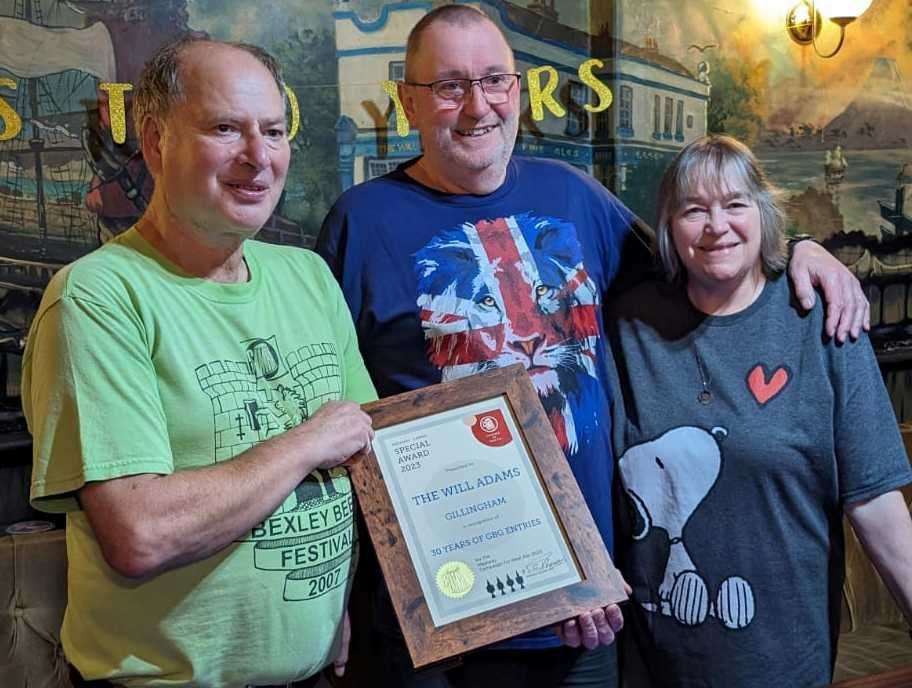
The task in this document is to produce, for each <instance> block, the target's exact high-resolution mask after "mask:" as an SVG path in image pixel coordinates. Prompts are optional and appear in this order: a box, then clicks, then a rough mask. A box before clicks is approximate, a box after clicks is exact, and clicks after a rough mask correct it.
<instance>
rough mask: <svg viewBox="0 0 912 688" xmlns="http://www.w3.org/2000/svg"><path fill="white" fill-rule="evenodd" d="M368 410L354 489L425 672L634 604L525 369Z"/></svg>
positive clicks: (493, 373) (353, 470) (409, 396)
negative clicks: (584, 615) (370, 433)
mask: <svg viewBox="0 0 912 688" xmlns="http://www.w3.org/2000/svg"><path fill="white" fill-rule="evenodd" d="M364 410H365V411H366V412H367V413H369V414H370V415H371V416H372V418H373V421H374V430H375V431H376V435H375V438H374V442H373V451H372V452H371V453H370V455H369V456H367V457H366V458H363V459H360V460H358V461H355V462H353V464H352V465H351V467H350V469H351V476H352V481H353V483H354V486H355V490H356V492H357V495H358V501H359V503H360V505H361V509H362V511H363V513H364V518H365V521H366V524H367V528H368V532H369V533H370V537H371V540H372V541H373V544H374V548H375V550H376V553H377V558H378V560H379V562H380V567H381V569H382V571H383V575H384V578H385V579H386V584H387V588H388V589H389V593H390V597H391V599H392V602H393V606H394V608H395V610H396V614H397V616H398V618H399V624H400V627H401V629H402V633H403V635H404V636H405V641H406V645H407V646H408V648H409V653H410V654H411V657H412V662H413V663H414V665H415V666H416V667H418V668H420V667H423V666H426V665H428V664H431V663H434V662H437V661H441V660H443V659H447V658H449V657H452V656H455V655H459V654H462V653H464V652H466V651H468V650H472V649H475V648H478V647H481V646H484V645H488V644H490V643H494V642H497V641H498V640H503V639H505V638H509V637H512V636H514V635H518V634H520V633H523V632H525V631H529V630H532V629H535V628H540V627H542V626H547V625H550V624H554V623H557V622H560V621H563V620H565V619H569V618H571V617H574V616H576V615H578V614H579V613H580V612H582V611H586V610H590V609H593V608H595V607H599V606H604V605H606V604H610V603H612V602H618V601H621V600H623V599H626V594H625V593H624V591H623V585H622V583H621V579H620V575H619V574H618V572H617V571H616V569H615V568H614V566H613V565H612V563H611V560H610V558H609V557H608V552H607V551H606V549H605V545H604V543H603V541H602V539H601V536H600V535H599V533H598V530H597V529H596V526H595V523H594V521H593V520H592V516H591V514H590V513H589V509H588V507H587V506H586V504H585V502H584V501H583V496H582V494H581V493H580V490H579V487H578V486H577V484H576V480H575V479H574V477H573V474H572V472H571V471H570V467H569V465H568V464H567V461H566V459H565V458H564V455H563V452H562V451H561V448H560V445H559V444H558V442H557V438H556V437H555V436H554V432H553V430H552V429H551V425H550V423H549V421H548V418H547V416H546V415H545V411H544V409H543V408H542V405H541V402H540V401H539V398H538V393H537V392H536V390H535V387H534V386H533V385H532V382H531V380H530V379H529V377H528V375H527V373H526V371H525V369H524V368H523V367H522V366H520V365H516V366H510V367H508V368H502V369H498V370H494V371H491V372H488V373H483V374H481V375H476V376H472V377H467V378H463V379H460V380H456V381H453V382H446V383H443V384H440V385H434V386H432V387H426V388H424V389H420V390H416V391H413V392H408V393H406V394H401V395H398V396H395V397H390V398H387V399H384V400H382V401H378V402H374V403H372V404H368V405H366V406H365V407H364ZM605 489H606V490H610V489H611V486H610V485H606V486H605Z"/></svg>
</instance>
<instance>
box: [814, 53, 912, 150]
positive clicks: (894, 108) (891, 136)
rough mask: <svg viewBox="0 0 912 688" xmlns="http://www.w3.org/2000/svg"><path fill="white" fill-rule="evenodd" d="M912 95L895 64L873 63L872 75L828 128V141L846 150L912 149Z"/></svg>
mask: <svg viewBox="0 0 912 688" xmlns="http://www.w3.org/2000/svg"><path fill="white" fill-rule="evenodd" d="M910 122H912V94H910V92H909V91H908V90H907V88H906V87H905V85H904V84H903V81H902V77H901V76H900V74H899V69H898V68H897V66H896V62H895V61H894V60H892V59H889V58H886V57H879V58H877V59H876V60H875V61H874V66H873V67H872V68H871V74H870V75H869V76H868V79H867V81H866V82H865V84H864V86H863V87H862V88H861V90H859V92H858V95H856V96H855V98H854V100H852V102H851V103H849V105H848V107H846V109H845V110H843V111H842V113H841V114H839V115H838V116H836V117H835V118H833V119H832V120H831V121H830V122H829V123H828V124H827V125H826V126H825V127H824V131H826V135H827V139H828V140H829V141H831V142H832V141H834V140H835V141H840V140H841V143H842V145H843V147H845V148H850V149H856V150H857V149H864V148H869V149H870V148H910V147H912V129H910V126H909V125H910Z"/></svg>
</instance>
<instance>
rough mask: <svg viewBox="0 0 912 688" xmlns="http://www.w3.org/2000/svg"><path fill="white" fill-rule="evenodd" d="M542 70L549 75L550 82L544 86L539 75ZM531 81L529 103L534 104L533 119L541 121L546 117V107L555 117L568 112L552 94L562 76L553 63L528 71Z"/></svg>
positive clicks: (528, 77) (529, 80)
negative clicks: (558, 73)
mask: <svg viewBox="0 0 912 688" xmlns="http://www.w3.org/2000/svg"><path fill="white" fill-rule="evenodd" d="M542 72H544V73H546V74H547V75H548V83H546V84H545V87H544V88H542V85H541V81H540V80H539V77H540V76H541V74H542ZM527 79H528V82H529V105H531V106H532V119H534V120H535V121H536V122H541V121H542V120H543V119H544V118H545V108H548V110H549V111H550V112H551V114H552V115H554V116H555V117H563V116H564V115H566V114H567V111H566V110H565V109H564V107H563V106H562V105H561V104H560V103H558V102H557V101H556V100H555V99H554V96H553V95H552V94H553V93H554V91H555V90H557V86H558V84H559V83H560V77H559V76H558V75H557V70H556V69H555V68H554V67H552V66H551V65H545V66H544V67H535V68H533V69H530V70H529V71H528V72H527Z"/></svg>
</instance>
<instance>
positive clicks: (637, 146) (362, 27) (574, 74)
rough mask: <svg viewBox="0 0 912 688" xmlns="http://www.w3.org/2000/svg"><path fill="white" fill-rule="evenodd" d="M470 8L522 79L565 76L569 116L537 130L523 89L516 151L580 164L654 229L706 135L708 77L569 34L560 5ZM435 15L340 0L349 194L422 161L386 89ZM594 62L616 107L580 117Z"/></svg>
mask: <svg viewBox="0 0 912 688" xmlns="http://www.w3.org/2000/svg"><path fill="white" fill-rule="evenodd" d="M469 4H473V5H475V6H478V7H480V8H481V9H482V10H484V11H485V12H486V13H487V14H488V16H489V17H491V18H492V19H493V20H494V21H495V22H496V23H497V24H498V25H499V26H500V27H501V29H502V30H503V31H504V33H505V34H506V36H507V39H508V41H509V42H510V45H511V46H512V48H513V50H514V54H515V56H516V65H517V69H518V70H519V71H520V72H521V73H523V74H524V75H526V73H527V72H528V70H529V69H534V68H537V67H542V66H545V65H550V66H552V67H554V68H555V70H556V71H557V73H558V75H559V79H560V81H559V85H558V87H557V89H556V90H555V97H556V99H557V100H558V101H559V102H561V104H562V105H563V107H564V108H565V110H566V113H565V114H564V115H563V116H562V117H557V116H555V115H554V114H552V113H551V112H549V111H548V110H545V117H544V119H542V120H540V121H535V120H534V119H533V118H532V115H531V111H530V108H529V97H528V87H527V85H524V86H523V91H522V113H523V114H522V117H521V127H520V134H519V139H518V141H517V145H516V151H517V153H518V154H520V155H534V156H538V157H543V158H550V159H556V160H563V161H565V162H568V163H570V164H572V165H575V166H577V167H579V168H580V169H582V170H584V171H586V172H588V173H589V174H592V175H593V176H595V177H596V178H597V179H599V180H600V181H601V182H602V183H603V184H605V185H606V186H608V187H609V188H611V189H612V190H614V191H615V192H616V193H617V194H618V195H619V196H620V197H621V198H622V199H623V200H624V201H625V202H626V203H627V204H628V205H629V206H630V207H631V209H632V210H634V211H635V212H637V213H638V214H640V215H641V216H642V217H644V218H645V219H646V220H647V221H651V219H652V215H653V210H652V206H653V204H654V199H655V191H656V184H657V183H658V178H659V176H660V175H661V170H663V169H664V168H665V166H666V165H667V163H668V161H669V160H670V159H671V157H672V156H673V155H674V154H675V153H676V152H677V151H678V150H680V148H681V147H682V146H684V145H686V144H687V143H688V142H690V141H692V140H693V139H695V138H697V137H698V136H701V135H703V134H704V133H705V132H706V113H707V103H708V100H709V93H710V85H709V80H708V78H706V76H705V74H702V75H701V76H700V77H697V76H694V75H693V74H692V73H691V72H690V71H689V70H688V69H687V68H686V67H684V66H683V65H682V64H680V63H679V62H677V61H675V60H673V59H671V58H670V57H667V56H665V55H663V54H661V52H660V51H659V49H658V47H657V45H656V43H655V41H652V42H651V43H649V44H648V45H646V46H645V47H638V46H635V45H633V44H630V43H627V42H625V41H620V40H615V39H614V38H612V37H611V36H609V35H607V34H603V35H599V36H594V35H592V34H590V33H587V32H585V31H581V30H579V29H575V28H572V27H569V26H566V25H564V24H562V23H560V17H559V15H558V13H557V11H556V10H555V8H554V3H553V2H547V1H545V2H542V1H541V0H534V1H532V2H529V3H527V5H526V6H522V5H519V4H514V3H510V2H504V1H503V0H475V1H474V2H471V3H469ZM431 7H432V3H431V2H389V3H387V4H385V5H383V6H382V7H381V8H380V10H379V11H378V12H377V13H375V14H374V15H372V16H371V17H370V18H367V17H362V16H360V15H359V14H358V12H357V11H356V9H355V8H354V7H353V6H352V3H351V2H349V0H336V2H335V6H334V12H333V17H334V21H335V33H336V54H337V58H338V62H339V93H340V98H339V102H340V118H339V123H338V125H337V138H338V143H339V174H340V177H341V179H340V181H341V184H342V187H343V188H347V187H349V186H351V185H352V184H357V183H359V182H361V181H365V180H367V179H372V178H374V177H376V176H379V175H381V174H385V173H386V172H388V171H389V170H391V169H393V168H394V167H395V166H396V165H398V164H399V163H401V162H402V161H404V160H407V159H408V158H411V157H414V156H415V155H418V154H419V152H420V142H419V141H418V137H417V133H416V132H414V131H411V132H409V135H408V136H407V137H400V136H398V135H397V133H396V126H395V112H394V109H393V105H392V102H391V101H390V99H389V97H388V95H387V94H386V93H385V92H384V91H383V88H382V85H381V84H382V81H383V80H386V79H389V80H394V81H395V80H399V79H402V78H403V75H404V71H403V70H404V59H405V41H406V37H407V35H408V32H409V30H410V29H411V27H412V26H414V24H415V23H416V22H417V21H418V20H419V19H420V18H421V17H422V16H424V14H425V13H427V12H428V11H429V10H430V9H431ZM591 57H597V58H599V59H600V60H602V62H603V63H604V66H603V67H602V68H600V69H598V70H596V72H595V73H596V75H597V76H598V77H599V79H600V80H601V81H603V82H604V83H605V84H607V85H608V86H609V87H610V88H611V90H612V93H613V102H612V104H611V107H609V108H608V109H607V110H604V111H602V112H600V113H595V114H592V113H589V112H587V111H586V110H585V108H584V105H586V104H595V103H594V101H595V100H596V98H595V94H594V92H593V91H592V90H591V89H590V88H589V87H588V86H586V85H585V84H584V83H583V82H582V81H581V80H580V77H579V74H578V69H579V65H580V64H581V63H583V62H585V61H586V60H588V59H590V58H591ZM542 81H543V82H544V81H545V79H544V78H543V79H542Z"/></svg>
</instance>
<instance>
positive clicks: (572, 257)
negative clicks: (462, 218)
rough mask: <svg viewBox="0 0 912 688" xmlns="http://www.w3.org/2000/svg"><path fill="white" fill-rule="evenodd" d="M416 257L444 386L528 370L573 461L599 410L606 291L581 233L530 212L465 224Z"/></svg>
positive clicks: (431, 345) (431, 346)
mask: <svg viewBox="0 0 912 688" xmlns="http://www.w3.org/2000/svg"><path fill="white" fill-rule="evenodd" d="M415 258H416V267H415V269H416V271H417V276H418V308H419V309H420V312H421V323H422V327H423V329H424V336H425V339H426V340H427V342H428V355H429V357H430V360H431V362H432V363H433V364H434V365H435V366H436V367H437V368H439V369H440V370H441V373H442V377H443V379H444V380H451V379H455V378H459V377H465V376H467V375H472V374H474V373H478V372H481V371H484V370H489V369H492V368H500V367H503V366H507V365H511V364H513V363H522V364H523V365H524V366H525V367H526V369H527V370H528V371H529V375H530V376H531V378H532V381H533V382H534V383H535V386H536V388H537V389H538V393H539V396H540V397H541V400H542V403H543V405H544V407H545V410H546V411H547V412H548V416H549V418H550V420H551V424H552V426H553V427H554V431H555V433H556V434H557V437H558V440H559V441H560V443H561V446H562V447H563V449H564V451H565V453H567V455H568V456H572V455H573V454H575V453H576V452H577V451H578V449H579V448H580V445H581V443H586V442H587V438H588V437H592V435H593V432H592V431H593V429H594V428H595V427H596V426H597V425H598V418H597V409H598V408H599V404H598V403H597V395H598V380H597V377H596V360H595V359H596V343H597V340H598V336H599V328H598V309H599V294H598V291H597V290H596V287H595V284H594V283H593V282H592V280H591V278H590V277H589V275H588V274H587V273H586V269H585V267H584V266H583V259H582V258H583V257H582V250H581V249H580V244H579V240H578V238H577V233H576V229H575V227H574V226H573V225H572V224H570V223H568V222H566V221H564V220H560V219H558V218H555V217H540V216H535V215H532V214H531V213H524V214H521V215H514V216H510V217H506V218H499V219H496V220H482V221H478V222H476V223H474V224H473V223H465V224H463V225H461V226H460V227H458V228H455V229H450V230H446V231H444V232H442V233H440V234H438V235H437V236H436V237H434V238H433V239H432V240H431V241H430V243H428V244H427V245H426V246H425V247H424V248H422V249H421V250H420V251H418V252H417V253H416V254H415Z"/></svg>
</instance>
